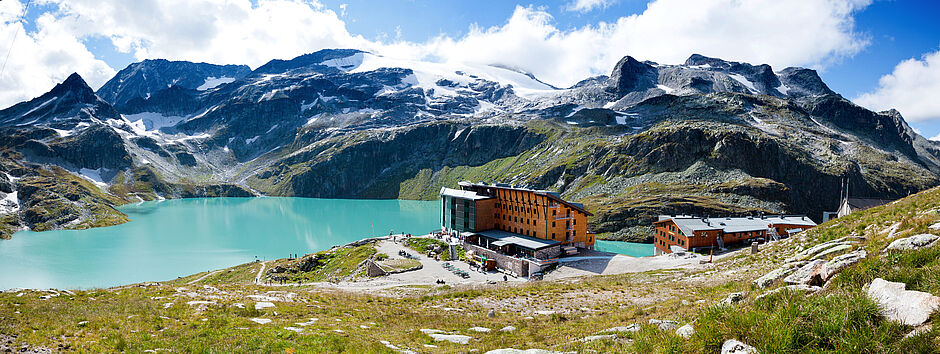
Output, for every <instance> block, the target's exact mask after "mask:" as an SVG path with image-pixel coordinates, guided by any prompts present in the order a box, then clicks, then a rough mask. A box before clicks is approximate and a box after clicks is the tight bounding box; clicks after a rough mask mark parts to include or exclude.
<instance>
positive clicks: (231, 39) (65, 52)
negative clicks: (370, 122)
mask: <svg viewBox="0 0 940 354" xmlns="http://www.w3.org/2000/svg"><path fill="white" fill-rule="evenodd" d="M36 1H38V2H41V3H45V4H55V5H57V7H58V10H55V11H54V12H52V13H47V14H46V15H43V17H42V20H41V21H39V22H40V23H39V28H40V30H38V31H37V32H36V33H31V34H29V35H28V37H30V38H31V41H32V43H33V45H32V47H33V49H32V50H33V51H34V52H35V53H40V52H42V53H45V54H46V55H47V56H53V57H55V58H58V61H56V60H52V59H50V60H46V61H39V62H35V63H30V62H29V61H30V59H29V58H31V57H42V56H41V55H37V54H33V55H28V56H27V55H24V56H21V57H20V58H19V60H20V62H19V63H18V65H20V66H21V67H26V66H30V67H33V69H32V71H31V72H30V74H28V75H29V78H30V79H29V80H25V79H24V78H25V77H27V76H23V77H21V78H19V79H17V80H15V81H13V80H11V81H8V82H6V83H7V84H6V85H4V86H3V87H4V88H8V91H10V92H12V93H8V94H7V95H6V96H3V90H2V89H0V103H7V104H11V103H13V102H14V100H19V99H22V98H26V97H34V96H37V95H39V94H41V93H43V92H45V91H47V90H48V89H49V88H50V87H51V86H52V84H54V83H55V82H56V81H59V80H61V79H63V78H64V77H65V75H68V73H65V74H61V73H62V72H66V71H67V72H71V71H77V72H79V73H80V74H82V76H83V77H86V80H88V81H89V82H90V83H91V84H92V86H93V87H98V86H100V85H101V84H102V83H103V82H104V81H105V79H101V78H102V77H106V76H108V75H110V74H111V73H113V70H114V69H112V68H108V67H107V66H106V65H104V63H103V62H101V61H100V60H97V59H95V58H94V56H93V55H92V54H91V53H90V52H89V50H88V49H87V48H85V47H84V46H83V45H82V43H81V41H80V40H81V39H86V38H92V37H99V36H100V37H104V38H108V39H110V40H111V42H112V43H113V44H114V45H115V47H116V48H117V49H118V50H119V51H122V52H126V53H132V54H133V55H134V57H136V58H137V59H141V60H142V59H147V58H166V59H171V60H189V61H205V62H212V63H219V64H248V65H250V66H252V67H257V66H259V65H261V64H263V63H265V62H267V61H268V60H270V59H275V58H280V59H286V58H292V57H294V56H297V55H300V54H303V53H309V52H313V51H316V50H319V49H324V48H358V49H364V50H369V51H372V52H375V53H378V54H382V55H387V56H392V57H401V58H408V59H426V60H432V61H441V62H467V63H478V64H498V65H504V66H508V67H513V68H517V69H519V70H523V71H526V72H530V73H532V74H534V75H536V76H537V77H539V78H541V79H542V80H544V81H546V82H548V83H551V84H554V85H556V86H562V87H565V86H569V85H571V84H573V83H575V82H577V81H579V80H581V79H584V78H587V77H589V76H593V75H597V74H609V73H610V71H611V69H612V68H613V66H614V64H615V63H616V62H617V61H618V60H619V59H620V58H622V57H623V56H624V55H632V56H634V57H636V58H638V59H641V60H654V61H657V62H661V63H680V62H682V61H684V60H685V59H686V58H687V57H688V56H689V55H690V54H692V53H700V54H704V55H708V56H716V57H722V58H725V59H729V60H739V61H747V62H752V63H769V64H771V65H773V66H774V67H776V68H782V67H785V66H791V65H800V66H812V67H816V68H821V67H824V66H825V65H827V64H830V63H832V62H833V61H837V60H838V59H840V58H842V57H847V56H851V55H854V54H855V53H857V52H858V51H859V50H861V49H862V48H864V47H865V46H866V45H867V44H868V41H867V38H866V37H865V36H863V35H860V34H859V33H857V32H856V31H855V28H854V23H853V20H852V16H853V15H854V13H855V12H857V11H858V10H859V9H861V8H864V7H865V6H867V5H868V4H869V3H870V1H871V0H805V1H799V2H796V1H778V0H751V1H738V0H654V1H652V2H650V3H649V4H648V7H647V9H646V10H645V11H644V12H642V13H640V14H636V15H631V16H625V17H621V18H619V19H618V20H617V21H615V22H612V23H604V22H602V23H598V24H595V25H588V26H584V27H581V28H571V29H566V28H558V27H557V25H556V24H555V22H554V18H553V17H552V16H551V15H550V14H549V13H548V12H547V10H545V9H540V8H533V7H516V9H515V10H514V11H513V13H512V14H511V16H510V17H509V19H508V20H507V22H506V23H505V24H503V25H500V26H494V27H488V28H483V27H478V26H473V25H472V26H470V29H469V31H468V32H467V34H465V35H462V36H459V37H456V38H452V37H448V36H439V37H435V38H432V39H430V40H428V41H426V42H421V43H415V42H406V41H401V40H400V38H399V37H398V36H396V37H395V38H389V37H386V38H383V39H379V40H368V39H365V38H364V37H362V36H361V35H356V34H351V33H349V32H348V30H347V28H346V23H345V22H344V20H345V18H344V17H342V15H341V14H337V13H336V12H334V11H332V10H330V9H328V8H326V7H324V6H323V5H321V4H320V3H318V2H316V1H314V0H258V1H257V2H256V3H254V4H253V3H252V1H251V0H227V1H221V0H188V1H187V0H135V1H131V0H123V1H118V0H116V1H99V0H36ZM589 2H590V1H587V2H583V3H584V4H588V3H589ZM602 2H604V3H607V2H608V1H602ZM593 3H598V4H599V3H600V2H598V1H594V2H593ZM11 4H19V3H18V2H17V1H2V2H0V7H3V8H11V7H14V6H13V5H11ZM574 4H575V5H577V4H578V3H577V2H575V3H574ZM341 11H342V8H341ZM4 14H5V15H3V16H4V17H3V19H5V20H4V30H5V31H7V29H6V28H7V27H11V26H14V25H18V24H15V23H11V19H12V18H13V16H12V15H10V14H9V11H7V12H4ZM4 33H7V32H4ZM0 35H2V34H0ZM24 37H26V36H24ZM43 41H45V42H43ZM24 42H29V41H24ZM19 45H20V43H19V42H18V43H17V46H18V47H19ZM24 47H27V48H28V47H29V45H24ZM0 49H2V48H0ZM27 50H28V49H27ZM53 54H57V55H53ZM12 61H13V58H11V62H12ZM115 69H120V68H115ZM23 75H26V74H23ZM26 81H29V83H25V82H26ZM40 87H41V89H40Z"/></svg>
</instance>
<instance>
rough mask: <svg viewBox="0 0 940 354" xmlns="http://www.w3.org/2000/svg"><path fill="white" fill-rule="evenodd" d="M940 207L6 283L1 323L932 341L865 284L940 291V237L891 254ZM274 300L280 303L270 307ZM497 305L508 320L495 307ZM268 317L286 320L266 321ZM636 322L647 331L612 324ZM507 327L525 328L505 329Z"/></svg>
mask: <svg viewBox="0 0 940 354" xmlns="http://www.w3.org/2000/svg"><path fill="white" fill-rule="evenodd" d="M938 210H940V189H932V190H928V191H925V192H922V193H920V194H917V195H914V196H911V197H909V198H906V199H903V200H901V201H899V202H896V203H893V204H890V205H887V206H883V207H878V208H874V209H871V210H868V211H865V212H861V213H856V214H853V215H850V216H848V217H845V218H842V219H838V220H835V221H833V222H830V223H827V224H824V225H821V226H820V227H817V228H815V229H812V230H810V231H808V232H805V233H803V234H801V235H799V236H796V237H793V238H790V239H787V240H784V241H780V242H776V243H773V244H771V245H769V246H765V247H764V248H763V249H762V251H761V252H760V253H758V254H756V255H750V254H745V253H741V254H735V255H731V256H729V257H726V258H724V259H722V260H721V261H718V262H716V263H715V264H713V265H708V266H706V267H704V269H700V270H694V271H691V270H665V271H655V272H646V273H637V274H625V275H613V276H594V277H588V278H580V279H574V280H563V281H542V282H530V283H525V284H523V285H518V286H492V287H482V288H451V287H450V286H420V287H413V286H411V287H400V288H391V289H385V290H381V291H372V292H370V293H369V294H356V293H347V292H340V291H335V290H328V289H323V288H315V287H280V286H270V287H269V286H258V285H254V284H253V282H254V277H255V274H257V272H258V271H259V270H260V267H261V264H257V263H250V264H245V265H241V266H237V267H233V268H230V269H226V270H222V271H218V272H212V273H209V274H196V275H193V276H192V277H188V278H183V279H179V280H175V281H171V282H166V283H162V284H148V285H139V286H128V287H122V288H112V289H96V290H88V291H75V292H71V293H66V292H58V293H53V292H43V291H29V290H24V291H20V290H16V291H11V292H7V293H3V294H0V334H4V335H12V336H16V339H15V342H16V343H17V345H23V344H25V345H28V346H32V347H40V346H42V347H46V348H57V349H67V350H78V351H95V352H98V351H121V350H123V351H130V352H141V351H144V350H159V349H170V350H173V351H183V352H259V351H260V352H336V351H348V352H394V350H392V349H390V347H388V346H386V345H385V344H383V343H386V342H387V343H388V344H389V345H390V346H394V347H396V348H406V349H410V350H416V351H421V352H455V351H461V352H463V351H468V350H472V349H475V350H478V351H486V350H491V349H496V348H509V347H512V348H517V349H526V348H545V349H552V350H577V351H585V350H598V351H601V352H645V353H650V352H652V353H666V352H669V353H714V352H718V351H719V348H720V346H721V344H722V343H723V342H724V341H725V340H728V339H738V340H741V341H743V342H745V343H747V344H749V345H752V346H754V347H756V348H757V349H758V350H760V351H761V352H763V353H787V352H790V353H797V352H832V353H844V352H872V353H894V352H905V353H907V352H919V353H932V352H936V348H938V347H940V328H938V325H940V314H934V315H933V317H932V318H931V319H930V321H929V322H928V323H931V324H932V325H933V329H929V330H926V331H923V332H922V333H920V334H917V335H913V336H909V337H906V336H907V335H908V333H911V332H912V331H913V328H912V327H909V326H904V325H900V324H897V323H894V322H890V321H887V320H885V319H884V318H883V317H882V316H881V315H880V314H879V311H878V307H877V305H876V304H875V303H873V302H872V301H871V300H869V299H868V298H867V297H866V296H865V293H864V291H863V288H864V286H865V285H866V284H868V283H870V282H871V280H872V279H874V278H876V277H880V278H884V279H886V280H889V281H900V282H904V283H906V284H907V286H908V289H911V290H919V291H925V292H929V293H932V294H934V295H940V247H933V248H927V249H923V250H919V251H910V252H904V253H898V252H889V253H886V254H883V255H882V249H883V248H884V246H885V245H886V244H888V243H889V241H891V240H893V239H897V238H899V237H905V236H908V235H913V234H917V233H923V232H929V233H933V232H936V231H932V230H930V229H928V226H929V225H931V224H933V223H936V222H938V221H940V211H938ZM848 235H856V236H863V237H865V238H866V240H865V241H864V242H862V243H860V244H858V246H856V247H859V248H861V249H865V250H867V251H868V253H869V257H868V258H866V259H865V260H863V261H862V262H860V263H858V264H857V265H854V266H851V267H848V268H846V269H844V270H843V271H842V272H841V273H840V274H839V275H837V276H836V277H835V278H834V279H833V280H831V281H830V282H829V283H828V284H827V285H826V286H825V287H824V288H823V290H821V291H820V292H818V293H815V294H809V295H807V294H803V293H801V292H794V291H780V292H777V293H775V294H773V295H770V296H766V297H763V298H761V299H757V297H758V295H760V294H762V293H765V292H768V291H771V290H773V289H774V288H778V287H782V286H783V285H784V284H775V285H772V286H771V287H769V288H767V289H760V288H757V287H756V286H755V285H754V284H753V280H754V279H756V278H758V277H760V276H761V275H763V274H765V273H767V272H768V271H770V270H772V269H775V268H777V267H779V266H780V265H782V264H784V263H785V261H786V260H787V259H788V258H791V257H792V256H793V255H794V254H796V253H798V252H799V251H800V250H804V249H807V248H809V247H810V246H813V245H816V244H818V243H820V242H824V241H828V240H833V239H837V238H841V237H844V236H848ZM350 251H351V252H355V249H351V250H350ZM831 257H832V256H829V257H827V258H831ZM734 292H741V293H743V300H742V301H741V302H738V303H736V304H733V305H730V306H715V304H716V303H718V302H719V301H720V300H722V299H723V298H725V297H726V296H727V295H728V294H730V293H734ZM56 294H57V295H56ZM262 300H266V301H271V302H272V303H274V304H275V305H276V307H273V308H263V309H260V310H256V309H255V307H254V304H255V303H256V302H258V301H262ZM243 307H244V308H243ZM490 310H494V311H495V316H494V317H488V316H487V313H488V312H489V311H490ZM257 318H262V319H270V320H271V321H272V322H270V323H267V324H258V323H256V322H253V321H252V319H257ZM313 319H316V320H313ZM650 319H657V320H671V321H675V322H676V324H677V325H679V326H681V325H684V324H687V323H691V324H692V326H693V327H694V328H695V334H694V335H692V336H691V337H690V338H683V337H680V336H678V335H676V334H675V333H674V330H673V329H670V330H665V331H663V330H660V329H659V328H658V326H656V325H650V324H649V320H650ZM634 323H636V324H639V326H640V330H639V331H636V332H605V330H606V329H608V328H611V327H615V326H629V325H631V324H634ZM300 324H304V325H300ZM508 326H511V327H514V328H515V329H514V330H512V331H509V330H506V331H500V329H503V328H506V327H508ZM287 327H290V328H288V329H285V328H287ZM472 327H486V328H489V329H492V331H490V332H488V333H482V332H475V331H472V330H470V328H472ZM421 329H433V330H440V331H444V332H445V334H457V335H466V336H469V341H468V343H467V344H455V343H451V342H447V341H435V340H434V339H432V337H431V336H430V335H428V334H425V333H424V332H422V331H421ZM294 330H300V331H301V332H300V333H298V332H295V331H294Z"/></svg>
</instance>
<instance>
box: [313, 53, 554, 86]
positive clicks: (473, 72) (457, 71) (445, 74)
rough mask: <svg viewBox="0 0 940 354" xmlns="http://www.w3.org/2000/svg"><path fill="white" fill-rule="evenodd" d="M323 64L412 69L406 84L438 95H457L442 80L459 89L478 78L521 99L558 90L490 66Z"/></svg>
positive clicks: (372, 61)
mask: <svg viewBox="0 0 940 354" xmlns="http://www.w3.org/2000/svg"><path fill="white" fill-rule="evenodd" d="M321 64H323V65H327V66H331V67H335V68H338V69H340V70H343V71H346V72H349V73H359V72H369V71H375V70H378V69H382V68H404V69H411V71H412V72H413V73H414V74H413V77H412V75H409V76H407V77H406V78H405V79H403V80H402V83H405V84H409V85H412V86H416V87H421V88H423V89H424V90H425V91H429V90H434V93H435V94H445V95H448V96H455V95H457V93H456V91H455V87H444V86H440V85H438V84H437V83H438V82H439V81H440V80H441V79H446V80H449V81H451V82H454V83H456V84H457V87H467V86H468V85H469V84H471V83H472V82H474V81H476V80H477V79H483V80H487V81H493V82H497V83H499V84H501V85H504V86H510V85H511V86H512V88H513V91H515V93H516V95H518V96H521V97H532V96H539V95H544V94H548V93H552V92H554V91H557V89H555V88H552V87H551V86H548V85H546V84H544V83H542V82H539V81H538V80H535V79H533V78H532V77H529V76H527V75H525V74H523V73H520V72H517V71H513V70H509V69H504V68H499V67H495V66H490V65H478V64H459V63H446V64H444V63H433V62H422V61H416V60H408V59H395V58H389V57H384V56H379V55H375V54H371V53H356V54H354V55H351V56H349V57H346V58H339V59H330V60H326V61H324V62H321Z"/></svg>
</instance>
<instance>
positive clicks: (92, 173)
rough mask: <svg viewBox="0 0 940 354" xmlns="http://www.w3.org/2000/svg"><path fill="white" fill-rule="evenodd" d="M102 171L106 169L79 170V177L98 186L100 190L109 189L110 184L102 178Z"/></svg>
mask: <svg viewBox="0 0 940 354" xmlns="http://www.w3.org/2000/svg"><path fill="white" fill-rule="evenodd" d="M102 170H104V168H98V169H94V170H92V169H90V168H82V169H80V170H78V175H79V176H82V177H83V178H85V179H87V180H89V181H91V183H94V184H95V185H96V186H98V187H100V188H107V187H108V183H107V182H105V181H104V179H102V178H101V172H102Z"/></svg>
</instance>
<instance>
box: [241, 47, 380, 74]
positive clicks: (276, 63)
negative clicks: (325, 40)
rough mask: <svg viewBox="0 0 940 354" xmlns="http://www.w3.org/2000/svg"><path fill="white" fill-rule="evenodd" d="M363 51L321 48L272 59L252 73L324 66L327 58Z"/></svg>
mask: <svg viewBox="0 0 940 354" xmlns="http://www.w3.org/2000/svg"><path fill="white" fill-rule="evenodd" d="M359 53H365V52H363V51H361V50H358V49H322V50H318V51H316V52H313V53H307V54H303V55H300V56H297V57H294V58H293V59H289V60H282V59H274V60H271V61H269V62H267V63H265V64H264V65H262V66H260V67H258V68H257V69H255V70H254V71H253V72H252V74H276V73H285V72H287V71H290V70H294V69H300V68H305V67H310V66H316V67H318V68H325V67H326V66H324V65H323V64H322V63H323V62H325V61H327V60H333V59H342V58H348V57H350V56H353V55H355V54H359Z"/></svg>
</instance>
